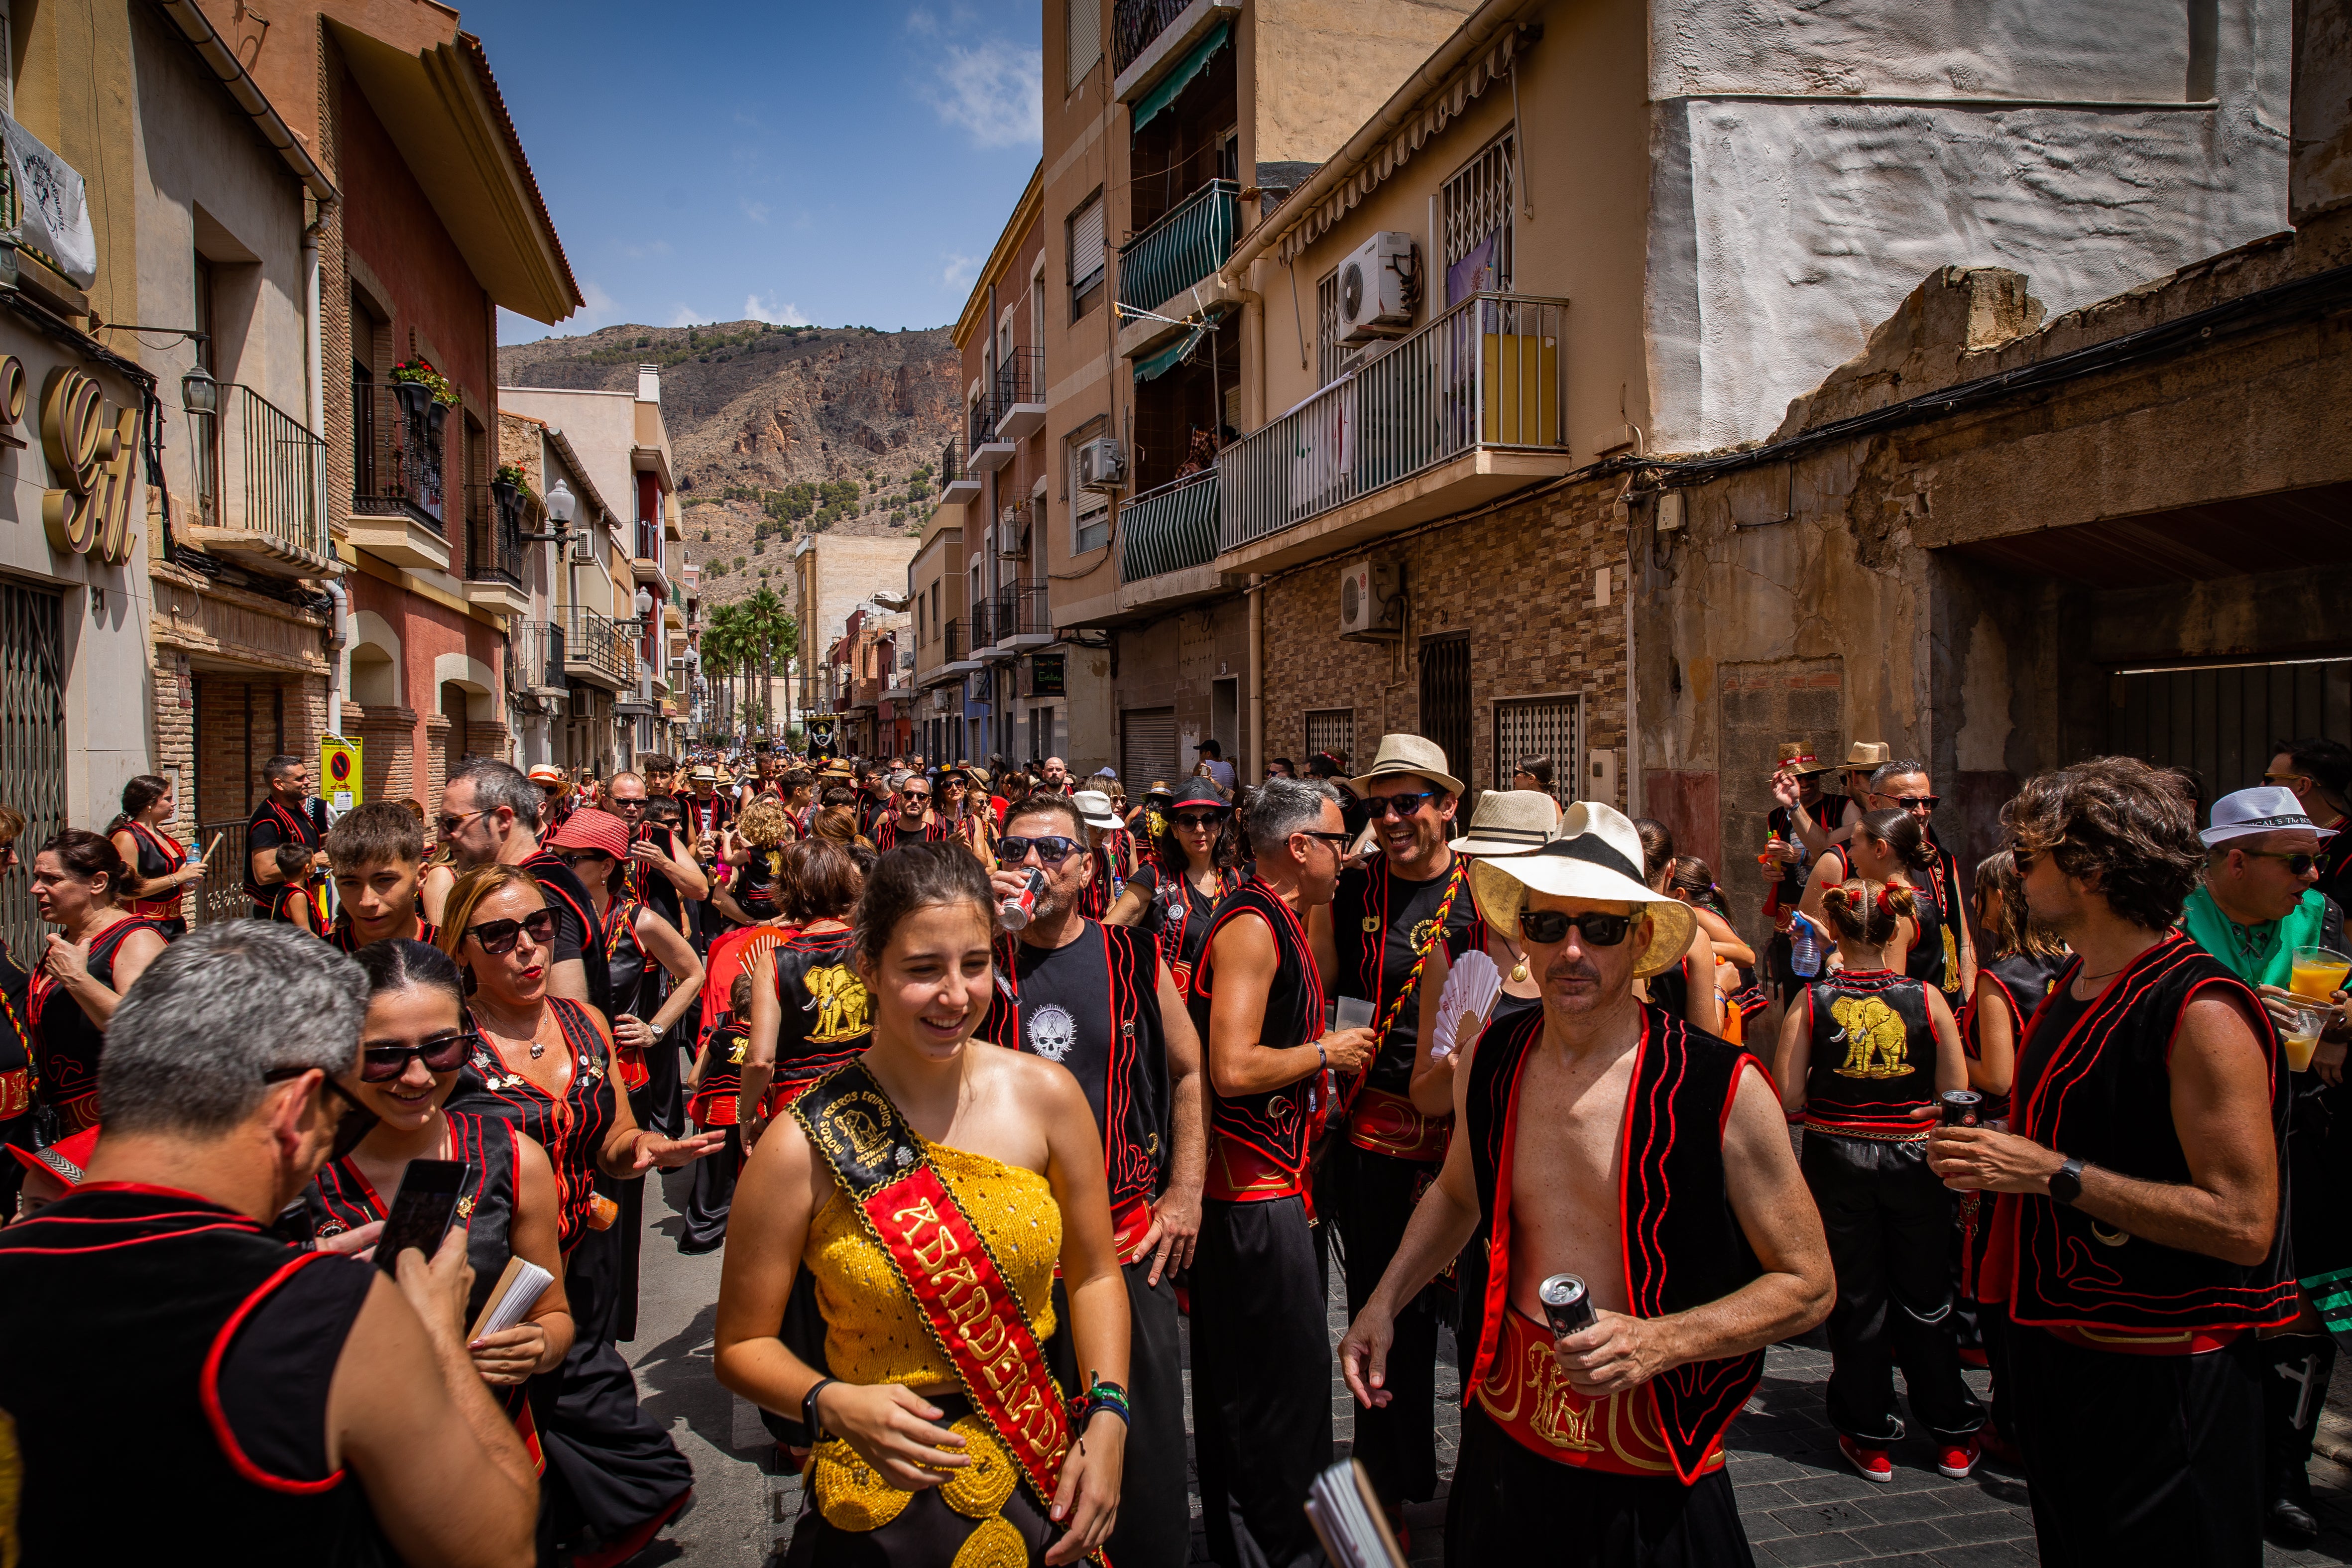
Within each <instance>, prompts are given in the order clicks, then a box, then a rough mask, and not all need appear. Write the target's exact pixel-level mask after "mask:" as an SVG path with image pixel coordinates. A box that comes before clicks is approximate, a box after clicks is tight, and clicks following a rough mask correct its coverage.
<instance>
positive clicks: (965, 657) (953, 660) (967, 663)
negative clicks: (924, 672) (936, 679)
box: [933, 616, 980, 676]
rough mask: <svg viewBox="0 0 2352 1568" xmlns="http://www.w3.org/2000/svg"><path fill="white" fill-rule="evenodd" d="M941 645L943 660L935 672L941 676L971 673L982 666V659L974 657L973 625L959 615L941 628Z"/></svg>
mask: <svg viewBox="0 0 2352 1568" xmlns="http://www.w3.org/2000/svg"><path fill="white" fill-rule="evenodd" d="M973 647H974V644H973V642H972V640H971V626H970V624H969V623H967V622H966V621H965V620H964V619H963V618H962V617H961V616H958V617H957V618H956V619H954V620H951V621H950V622H949V623H948V624H947V625H946V626H943V627H942V628H940V657H941V662H940V666H939V668H938V669H937V670H935V671H934V672H933V673H935V674H938V675H940V676H950V675H969V674H971V672H972V671H973V670H975V669H978V668H980V660H979V659H977V658H973V657H972V651H971V650H972V648H973Z"/></svg>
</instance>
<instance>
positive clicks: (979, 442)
mask: <svg viewBox="0 0 2352 1568" xmlns="http://www.w3.org/2000/svg"><path fill="white" fill-rule="evenodd" d="M996 414H997V408H996V389H995V386H994V384H993V383H992V382H991V381H983V382H982V383H981V387H980V395H979V396H978V397H976V398H974V399H973V400H972V403H971V407H970V408H969V409H968V410H966V412H965V427H966V429H967V430H968V431H969V432H970V435H971V446H970V447H968V448H967V450H968V451H969V452H970V453H971V469H972V472H973V473H975V474H990V473H994V472H995V471H996V470H997V469H999V468H1003V467H1004V465H1005V464H1007V463H1009V462H1011V461H1012V460H1013V453H1014V452H1016V451H1018V450H1019V448H1018V447H1015V446H1014V445H1013V440H1012V439H1011V437H1005V436H1000V435H998V434H997V430H996Z"/></svg>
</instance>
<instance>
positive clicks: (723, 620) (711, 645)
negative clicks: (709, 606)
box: [702, 605, 744, 722]
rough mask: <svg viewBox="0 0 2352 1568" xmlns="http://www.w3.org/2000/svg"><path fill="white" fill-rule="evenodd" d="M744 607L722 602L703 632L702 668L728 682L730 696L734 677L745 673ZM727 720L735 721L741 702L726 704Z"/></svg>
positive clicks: (712, 612) (716, 678) (715, 678)
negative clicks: (738, 705)
mask: <svg viewBox="0 0 2352 1568" xmlns="http://www.w3.org/2000/svg"><path fill="white" fill-rule="evenodd" d="M742 609H743V607H742V606H741V605H719V607H718V608H716V609H714V610H713V611H711V613H710V620H709V625H708V626H705V627H704V629H703V633H702V668H704V669H705V670H707V671H708V672H709V675H710V677H711V679H714V680H717V681H720V682H722V683H724V684H725V688H726V690H727V693H728V695H729V697H730V699H731V698H732V697H733V696H734V679H735V678H736V677H738V676H740V675H741V674H742V673H743V667H744V658H743V654H744V643H743V613H742ZM724 706H725V709H726V713H725V717H724V720H723V721H726V722H731V721H732V720H733V716H734V713H735V711H736V709H737V704H736V703H735V702H733V701H732V700H730V701H729V702H727V703H726V704H725V705H724Z"/></svg>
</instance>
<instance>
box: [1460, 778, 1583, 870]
mask: <svg viewBox="0 0 2352 1568" xmlns="http://www.w3.org/2000/svg"><path fill="white" fill-rule="evenodd" d="M1558 826H1559V806H1558V805H1555V804H1553V801H1552V798H1551V796H1549V795H1545V794H1543V793H1542V792H1540V791H1538V790H1531V789H1490V790H1485V791H1481V792H1480V794H1479V795H1478V808H1477V809H1476V810H1475V811H1473V812H1472V813H1471V814H1470V831H1469V832H1467V833H1465V834H1464V835H1463V836H1462V837H1459V838H1456V839H1454V841H1453V842H1452V843H1451V844H1448V845H1447V846H1446V847H1447V848H1449V849H1451V850H1453V851H1454V853H1455V854H1457V855H1525V854H1526V853H1528V851H1529V850H1531V849H1536V848H1539V847H1542V846H1543V845H1544V844H1545V843H1547V842H1549V840H1550V838H1551V836H1552V833H1553V831H1554V830H1555V829H1556V828H1557V827H1558Z"/></svg>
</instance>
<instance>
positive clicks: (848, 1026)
mask: <svg viewBox="0 0 2352 1568" xmlns="http://www.w3.org/2000/svg"><path fill="white" fill-rule="evenodd" d="M775 963H776V1000H777V1003H778V1004H779V1005H780V1006H781V1007H782V1016H781V1017H780V1018H779V1019H778V1020H777V1024H776V1060H775V1075H776V1076H775V1079H774V1081H775V1082H776V1083H778V1084H789V1085H795V1086H797V1087H798V1088H801V1089H805V1088H806V1087H807V1086H808V1085H810V1084H813V1083H814V1082H815V1081H816V1080H817V1079H821V1078H823V1077H824V1075H825V1074H827V1073H829V1072H831V1071H832V1070H833V1069H834V1068H837V1067H839V1066H841V1065H842V1064H843V1063H844V1062H846V1061H849V1060H852V1059H853V1058H856V1057H858V1056H860V1055H862V1054H864V1052H865V1050H866V1047H868V1046H870V1045H872V1044H873V1043H874V998H873V996H872V995H871V994H869V993H868V992H867V991H866V983H865V982H864V981H862V980H860V979H859V978H858V977H857V937H856V932H855V931H851V930H849V929H848V928H847V927H844V928H842V929H841V930H839V931H794V932H793V933H792V934H791V935H790V936H788V937H786V938H785V939H784V940H783V941H782V942H778V943H777V944H776V950H775ZM747 1026H748V1021H747Z"/></svg>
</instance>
